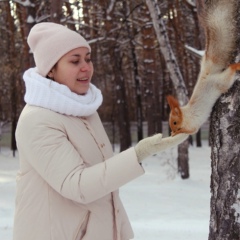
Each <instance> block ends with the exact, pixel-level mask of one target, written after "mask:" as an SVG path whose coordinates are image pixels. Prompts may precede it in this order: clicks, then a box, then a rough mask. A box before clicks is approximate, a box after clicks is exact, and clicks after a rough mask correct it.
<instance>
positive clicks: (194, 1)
mask: <svg viewBox="0 0 240 240" xmlns="http://www.w3.org/2000/svg"><path fill="white" fill-rule="evenodd" d="M186 1H187V3H188V4H190V5H191V6H193V7H196V0H186Z"/></svg>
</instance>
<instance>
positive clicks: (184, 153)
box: [177, 140, 189, 179]
mask: <svg viewBox="0 0 240 240" xmlns="http://www.w3.org/2000/svg"><path fill="white" fill-rule="evenodd" d="M188 146H189V141H188V140H186V141H184V142H183V143H182V144H180V145H178V158H177V160H178V172H179V174H180V176H181V178H182V179H187V178H189V164H188V160H189V158H188Z"/></svg>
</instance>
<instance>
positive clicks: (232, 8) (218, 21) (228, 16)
mask: <svg viewBox="0 0 240 240" xmlns="http://www.w3.org/2000/svg"><path fill="white" fill-rule="evenodd" d="M201 1H202V0H200V2H201ZM237 5H238V0H205V6H204V7H203V8H201V7H200V11H199V13H200V14H199V20H200V23H201V25H202V26H203V28H204V30H205V57H206V59H207V60H211V61H212V62H213V63H214V64H216V65H218V66H219V67H220V68H223V69H224V68H226V67H227V66H228V65H229V64H230V63H231V62H233V60H234V59H233V56H234V54H235V51H236V49H237V39H238V29H237V21H236V19H237V14H238V12H237V9H238V6H237Z"/></svg>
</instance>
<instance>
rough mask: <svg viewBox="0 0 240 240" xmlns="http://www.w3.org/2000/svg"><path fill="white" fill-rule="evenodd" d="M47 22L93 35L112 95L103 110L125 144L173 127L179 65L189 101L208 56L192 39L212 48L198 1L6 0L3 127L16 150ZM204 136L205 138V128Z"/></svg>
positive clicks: (0, 66)
mask: <svg viewBox="0 0 240 240" xmlns="http://www.w3.org/2000/svg"><path fill="white" fill-rule="evenodd" d="M150 6H152V7H153V8H152V9H151V8H150ZM153 9H154V10H153ZM153 11H155V16H156V18H155V19H153V15H152V14H153ZM151 13H152V14H151ZM44 21H51V22H56V23H61V24H63V25H65V26H67V27H69V28H70V29H73V30H75V31H77V32H79V33H80V34H81V35H83V36H84V37H85V38H86V39H87V40H88V41H89V43H90V45H91V48H92V60H93V64H94V67H95V72H94V77H93V80H92V81H93V83H94V84H95V85H96V86H98V87H99V88H100V89H101V90H102V93H103V95H104V102H103V105H102V106H101V108H100V110H99V113H100V116H101V118H102V120H103V122H105V123H106V124H108V134H109V135H110V138H111V140H112V142H116V141H119V142H120V146H121V147H120V148H121V150H123V149H126V148H127V147H129V146H130V145H131V144H132V142H133V141H135V142H136V141H138V140H140V139H142V138H143V137H145V136H148V135H152V134H154V133H156V132H163V131H165V130H164V129H163V128H164V126H168V124H167V121H168V117H169V107H168V105H167V102H166V96H167V95H168V94H172V95H175V96H178V93H179V92H181V88H179V86H178V87H177V88H176V86H175V87H174V83H173V79H172V75H171V71H172V72H177V71H180V74H181V78H182V79H183V82H184V84H185V86H183V89H184V91H185V95H186V96H185V97H186V98H185V100H183V99H182V100H183V102H186V99H187V98H189V97H190V96H191V93H192V90H193V87H194V85H195V82H196V80H197V76H198V73H199V67H200V59H199V57H198V56H195V55H194V54H192V53H191V52H189V50H188V49H187V48H186V45H188V46H191V47H193V48H195V49H198V50H201V49H202V48H203V47H204V40H203V34H202V30H201V29H200V27H199V23H198V17H197V10H196V3H195V1H194V0H158V1H157V0H152V1H149V0H146V1H145V0H135V1H132V0H122V1H119V0H97V1H93V0H80V1H76V0H69V1H68V0H66V1H63V0H25V1H24V0H0V74H1V77H0V124H1V125H0V136H1V131H2V129H3V127H4V126H5V125H6V124H11V129H12V138H11V139H12V140H11V145H12V149H13V150H14V149H16V143H15V138H14V132H15V128H16V124H17V120H18V117H19V114H20V112H21V110H22V108H23V106H24V100H23V96H24V92H25V86H24V82H23V80H22V75H23V72H24V71H25V70H26V69H28V68H30V67H33V66H34V61H33V55H32V53H31V52H30V51H29V47H28V45H27V42H26V39H27V36H28V33H29V31H30V29H31V27H32V26H33V25H34V24H36V23H39V22H44ZM154 23H155V24H159V26H160V25H161V26H160V27H161V28H159V33H160V35H161V37H164V38H165V39H167V42H168V44H167V45H166V44H162V43H161V42H160V41H159V37H158V35H157V32H156V25H155V27H154ZM160 23H161V24H160ZM162 27H164V28H162ZM164 52H165V54H164ZM166 54H169V55H171V56H170V58H166ZM172 63H174V68H173V69H170V67H169V64H170V65H171V64H172ZM180 87H181V86H180ZM178 89H180V90H178ZM180 100H181V99H180ZM133 123H135V125H134V126H135V128H134V129H135V130H134V132H135V135H134V136H133V135H132V134H131V131H130V128H131V126H132V125H133ZM167 128H168V127H167ZM167 131H168V130H167ZM168 134H169V132H167V135H168ZM198 136H199V137H198V138H197V139H199V141H198V144H201V143H200V136H201V135H200V132H199V133H198Z"/></svg>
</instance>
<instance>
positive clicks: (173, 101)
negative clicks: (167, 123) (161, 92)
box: [167, 95, 180, 110]
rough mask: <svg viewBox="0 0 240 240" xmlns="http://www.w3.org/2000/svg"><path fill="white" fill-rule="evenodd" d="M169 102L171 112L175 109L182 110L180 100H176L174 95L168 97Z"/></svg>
mask: <svg viewBox="0 0 240 240" xmlns="http://www.w3.org/2000/svg"><path fill="white" fill-rule="evenodd" d="M167 102H168V104H169V106H170V108H171V110H173V109H175V108H180V105H179V103H178V100H177V99H176V98H174V97H173V96H172V95H168V96H167Z"/></svg>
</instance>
